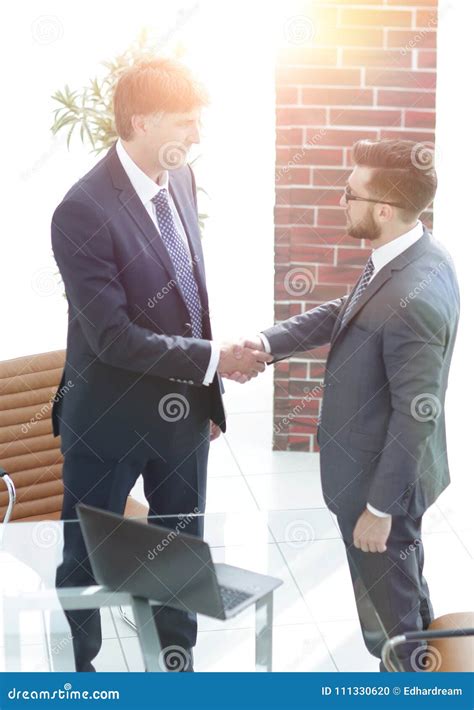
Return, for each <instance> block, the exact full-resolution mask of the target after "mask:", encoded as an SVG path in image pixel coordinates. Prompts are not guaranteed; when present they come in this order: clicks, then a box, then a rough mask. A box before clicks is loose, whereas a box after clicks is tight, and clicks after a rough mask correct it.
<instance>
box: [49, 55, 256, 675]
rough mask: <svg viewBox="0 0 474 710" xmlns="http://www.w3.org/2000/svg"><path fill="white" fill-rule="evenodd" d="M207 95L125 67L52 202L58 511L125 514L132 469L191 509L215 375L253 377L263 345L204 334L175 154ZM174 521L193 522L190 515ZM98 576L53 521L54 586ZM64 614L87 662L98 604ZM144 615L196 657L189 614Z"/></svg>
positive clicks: (191, 525) (165, 509) (77, 537)
mask: <svg viewBox="0 0 474 710" xmlns="http://www.w3.org/2000/svg"><path fill="white" fill-rule="evenodd" d="M206 101H207V99H206V95H205V92H204V90H203V88H202V87H201V86H200V85H199V84H198V83H197V82H196V81H195V80H194V78H193V77H192V75H191V74H190V73H189V71H188V70H187V69H186V68H185V67H184V66H182V65H181V64H179V63H178V62H176V61H173V60H169V59H156V60H152V61H143V62H141V63H138V64H136V65H135V66H133V67H131V68H130V69H129V70H128V71H127V72H126V73H124V74H123V75H122V77H121V78H120V80H119V82H118V84H117V87H116V90H115V95H114V113H115V123H116V128H117V133H118V136H119V140H118V141H117V143H116V144H115V145H114V146H113V147H112V148H111V149H110V150H109V152H108V153H107V155H106V156H105V158H103V159H102V160H101V161H100V162H99V163H98V164H97V165H96V166H95V167H94V168H93V169H92V170H91V171H90V172H89V173H87V175H85V176H84V177H83V178H81V179H80V180H79V181H78V182H77V183H76V184H75V185H74V186H73V187H72V188H71V189H70V190H69V192H68V193H67V194H66V196H65V197H64V199H63V200H62V202H61V203H60V205H59V206H58V207H57V209H56V211H55V213H54V216H53V220H52V246H53V251H54V256H55V259H56V261H57V264H58V266H59V269H60V272H61V275H62V278H63V281H64V285H65V290H66V296H67V301H68V307H69V321H68V336H67V353H66V364H65V369H64V374H63V381H66V380H70V381H71V385H70V386H69V387H68V388H67V391H66V392H65V393H64V394H63V395H62V396H61V397H58V398H57V401H56V402H55V405H54V409H53V427H54V432H55V435H60V436H61V450H62V452H63V455H64V468H63V478H64V504H63V510H62V519H63V520H70V519H76V517H77V516H76V511H75V506H76V504H77V503H78V502H84V503H88V504H91V505H94V506H97V507H100V508H104V509H107V510H110V511H114V512H117V513H122V512H123V510H124V508H125V502H126V498H127V495H128V494H129V492H130V490H131V488H132V486H133V485H134V483H135V482H136V480H137V478H138V476H139V475H140V474H141V475H142V476H143V480H144V490H145V495H146V498H147V501H148V503H149V507H150V516H153V515H154V516H165V515H168V516H173V515H178V514H190V513H203V512H204V510H205V501H206V470H207V460H208V451H209V441H210V439H213V438H215V437H216V436H218V435H219V433H220V431H225V413H224V407H223V402H222V394H221V391H222V387H221V380H220V376H221V375H223V376H231V375H232V373H234V372H236V371H237V370H238V371H239V372H243V373H244V376H245V377H247V378H248V377H253V376H255V375H257V374H258V372H261V371H262V370H263V369H264V368H265V362H266V361H268V360H270V356H268V355H266V354H263V353H261V352H259V350H255V349H254V350H252V349H250V348H245V347H243V346H240V345H235V344H227V343H224V344H217V343H215V342H213V341H212V332H211V324H210V319H209V303H208V296H207V291H206V282H205V273H204V260H203V252H202V247H201V241H200V233H199V225H198V216H197V202H196V186H195V181H194V177H193V173H192V170H191V168H190V167H189V166H188V165H187V164H186V158H187V154H188V151H189V149H190V147H191V146H192V144H193V143H198V142H199V121H200V113H201V109H202V107H203V106H204V105H205V103H206ZM61 385H62V383H61ZM171 520H172V519H170V523H169V525H170V526H172V525H173V523H171ZM161 522H162V523H163V520H162V521H161ZM175 523H176V519H175V520H174V524H175ZM186 532H189V533H191V534H197V535H202V533H203V529H202V518H199V517H197V518H192V519H191V520H190V522H188V523H187V525H186ZM94 583H95V580H94V578H93V575H92V572H91V569H90V566H89V563H88V561H87V556H86V552H85V548H84V542H83V539H82V536H81V534H80V531H79V526H78V525H73V526H65V543H64V556H63V561H62V564H61V565H60V567H59V569H58V573H57V585H58V587H64V586H81V585H88V584H94ZM67 616H68V620H69V623H70V625H71V631H72V638H73V646H74V654H75V660H76V668H77V670H78V671H93V670H95V669H94V666H93V664H92V661H93V659H94V658H95V656H96V655H97V653H98V652H99V650H100V646H101V629H100V617H99V612H98V611H97V610H95V611H92V612H91V611H75V612H68V613H67ZM155 619H156V624H157V629H158V632H159V635H160V640H161V645H162V648H163V649H164V654H163V662H164V664H165V665H167V655H166V650H167V649H171V654H174V656H176V648H177V647H178V648H179V649H180V653H181V654H182V662H181V663H180V664H178V665H179V667H180V669H182V670H192V647H193V646H194V645H195V642H196V632H197V625H196V619H195V617H194V616H193V615H191V614H187V613H185V612H181V611H177V610H172V609H169V608H160V610H159V611H157V612H156V613H155ZM175 667H176V666H175Z"/></svg>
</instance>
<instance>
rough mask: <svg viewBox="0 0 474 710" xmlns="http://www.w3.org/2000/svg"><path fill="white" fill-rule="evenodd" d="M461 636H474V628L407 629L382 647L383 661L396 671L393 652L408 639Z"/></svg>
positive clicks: (421, 639)
mask: <svg viewBox="0 0 474 710" xmlns="http://www.w3.org/2000/svg"><path fill="white" fill-rule="evenodd" d="M460 636H474V628H466V629H446V630H445V631H443V630H441V629H440V630H439V631H437V630H435V631H407V633H405V634H400V636H394V637H393V638H391V639H388V640H387V641H386V642H385V643H384V646H383V648H382V663H383V664H384V666H385V668H387V669H388V670H389V671H392V672H396V671H397V669H396V668H395V666H394V664H393V663H392V660H391V657H390V656H391V653H392V651H393V650H394V649H395V648H396V647H397V646H400V644H402V643H406V642H407V641H427V640H429V639H443V638H456V637H460Z"/></svg>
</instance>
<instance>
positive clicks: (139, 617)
mask: <svg viewBox="0 0 474 710" xmlns="http://www.w3.org/2000/svg"><path fill="white" fill-rule="evenodd" d="M131 602H132V609H133V616H134V617H135V623H136V625H137V635H138V640H139V642H140V647H141V649H142V655H143V662H144V664H145V671H148V672H149V673H150V672H154V673H156V672H160V671H163V672H166V668H165V666H164V664H163V663H160V654H161V644H160V638H159V636H158V632H157V630H156V624H155V618H154V616H153V609H152V607H151V604H150V602H149V601H148V599H143V598H142V597H132V598H131Z"/></svg>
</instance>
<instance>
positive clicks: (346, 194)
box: [344, 186, 406, 209]
mask: <svg viewBox="0 0 474 710" xmlns="http://www.w3.org/2000/svg"><path fill="white" fill-rule="evenodd" d="M344 199H345V201H346V202H349V201H350V200H354V202H375V203H378V202H380V203H381V204H384V205H391V206H392V207H401V208H402V209H406V205H401V204H400V203H398V202H387V200H374V199H372V198H371V197H359V196H358V195H354V193H353V192H351V188H350V187H349V186H346V188H345V189H344Z"/></svg>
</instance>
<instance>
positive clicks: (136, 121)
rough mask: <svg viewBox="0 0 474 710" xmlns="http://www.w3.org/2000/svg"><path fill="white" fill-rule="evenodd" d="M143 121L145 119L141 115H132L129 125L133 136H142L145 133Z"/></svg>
mask: <svg viewBox="0 0 474 710" xmlns="http://www.w3.org/2000/svg"><path fill="white" fill-rule="evenodd" d="M145 119H146V117H145V116H143V115H142V114H134V115H133V116H132V117H131V119H130V123H131V124H132V128H133V134H134V135H135V136H142V135H143V134H144V133H145V132H146V126H145V123H146V120H145Z"/></svg>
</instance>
